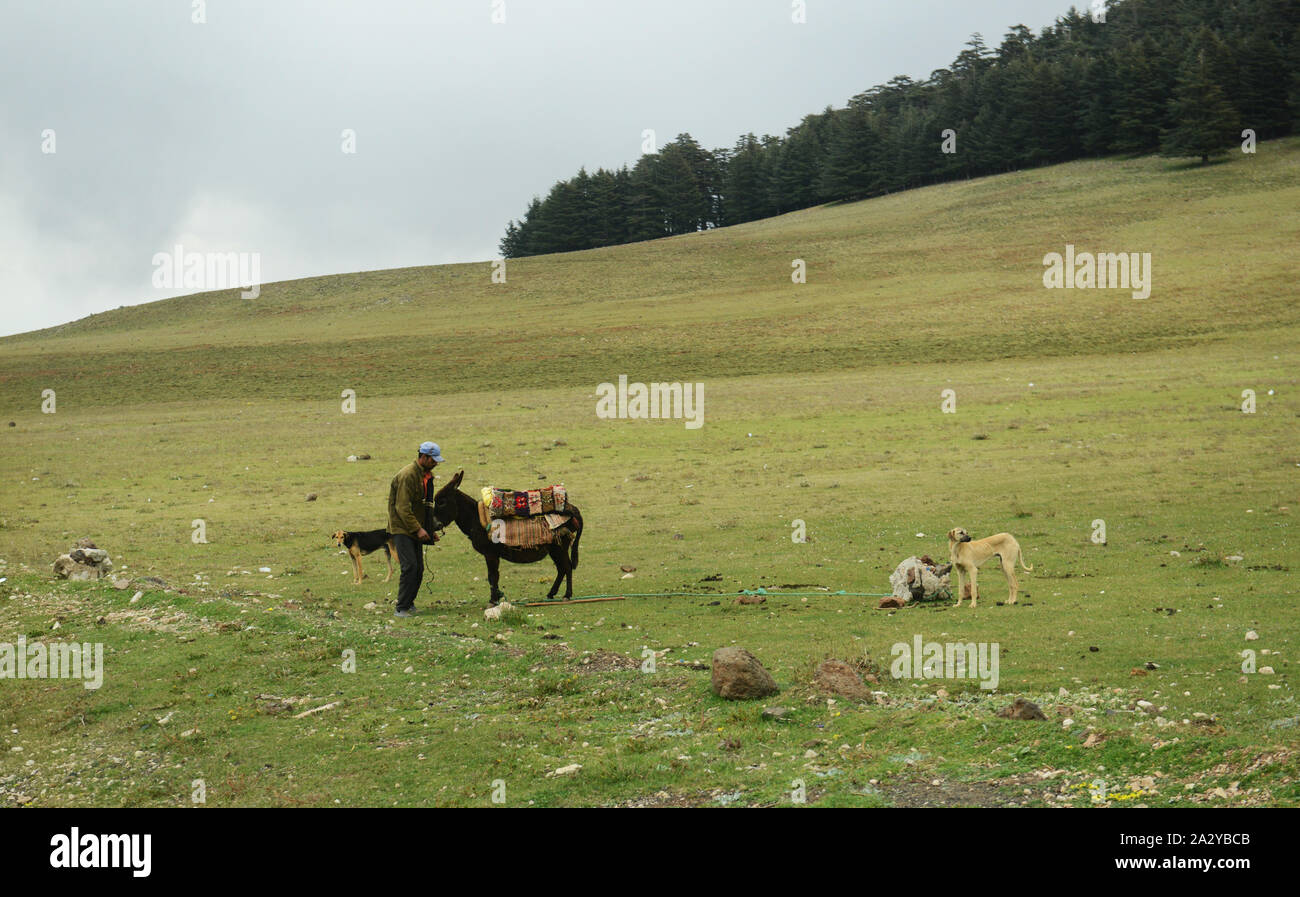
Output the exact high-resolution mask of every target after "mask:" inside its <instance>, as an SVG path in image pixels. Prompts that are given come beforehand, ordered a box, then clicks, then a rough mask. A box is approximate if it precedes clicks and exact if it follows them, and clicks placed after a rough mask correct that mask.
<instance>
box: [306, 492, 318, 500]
mask: <svg viewBox="0 0 1300 897" xmlns="http://www.w3.org/2000/svg"><path fill="white" fill-rule="evenodd" d="M306 500H307V501H315V500H316V493H315V492H308V493H307V499H306Z"/></svg>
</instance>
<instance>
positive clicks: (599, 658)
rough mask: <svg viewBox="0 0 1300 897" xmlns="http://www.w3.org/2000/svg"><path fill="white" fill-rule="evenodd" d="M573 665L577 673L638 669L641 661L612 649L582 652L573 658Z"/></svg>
mask: <svg viewBox="0 0 1300 897" xmlns="http://www.w3.org/2000/svg"><path fill="white" fill-rule="evenodd" d="M573 667H574V669H576V670H577V671H578V672H579V673H609V672H613V671H615V670H636V669H640V668H641V661H639V660H636V659H634V658H632V657H628V656H627V655H626V654H616V653H615V652H613V651H596V652H595V653H594V654H584V655H583V656H582V657H579V658H577V659H575V660H574V661H573Z"/></svg>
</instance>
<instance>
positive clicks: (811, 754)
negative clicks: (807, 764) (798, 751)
mask: <svg viewBox="0 0 1300 897" xmlns="http://www.w3.org/2000/svg"><path fill="white" fill-rule="evenodd" d="M803 758H804V759H805V760H816V759H817V752H816V751H814V750H813V749H812V748H809V749H808V750H806V751H804V752H803Z"/></svg>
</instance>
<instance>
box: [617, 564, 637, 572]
mask: <svg viewBox="0 0 1300 897" xmlns="http://www.w3.org/2000/svg"><path fill="white" fill-rule="evenodd" d="M618 569H620V570H622V571H623V572H624V573H635V572H636V567H633V566H632V565H631V564H623V565H622V566H621V567H619V568H618Z"/></svg>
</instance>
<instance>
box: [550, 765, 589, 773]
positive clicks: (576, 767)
mask: <svg viewBox="0 0 1300 897" xmlns="http://www.w3.org/2000/svg"><path fill="white" fill-rule="evenodd" d="M580 769H582V764H581V763H570V764H569V765H568V766H561V767H560V768H559V769H557V770H555V772H552V773H549V775H551V776H571V775H573V774H574V773H575V772H577V771H578V770H580Z"/></svg>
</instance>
